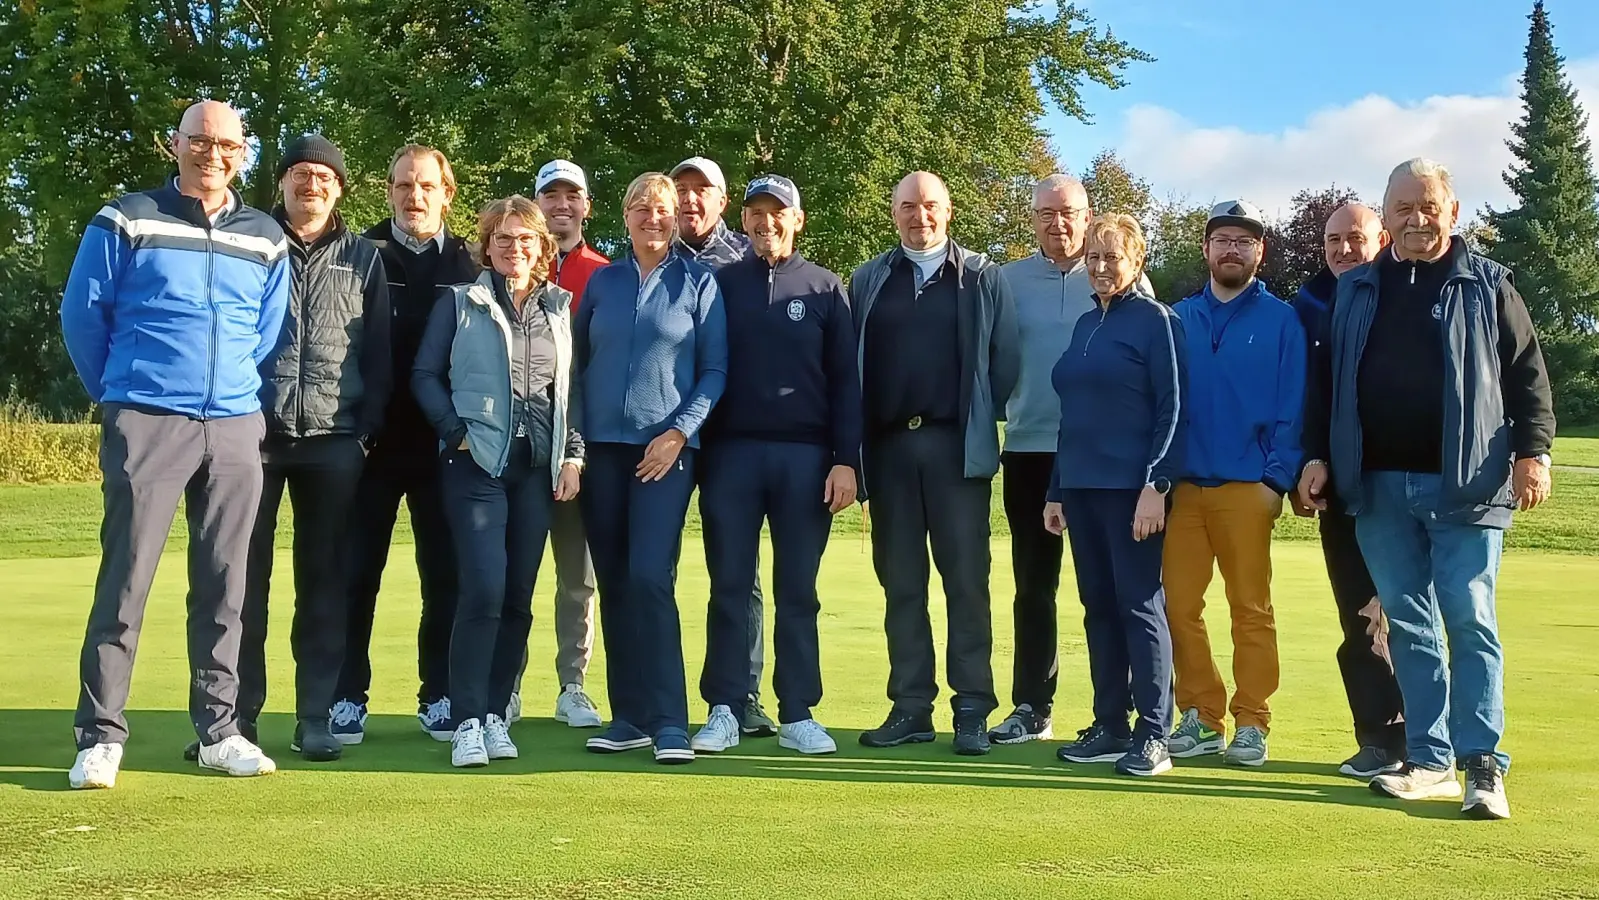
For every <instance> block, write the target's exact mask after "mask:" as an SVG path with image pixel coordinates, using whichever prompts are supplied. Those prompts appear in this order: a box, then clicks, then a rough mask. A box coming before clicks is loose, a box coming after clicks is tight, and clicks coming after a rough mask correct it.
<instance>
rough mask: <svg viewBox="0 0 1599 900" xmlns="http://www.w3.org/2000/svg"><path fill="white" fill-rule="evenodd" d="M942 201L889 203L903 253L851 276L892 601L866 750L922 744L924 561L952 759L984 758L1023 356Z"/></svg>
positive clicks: (921, 196) (994, 292)
mask: <svg viewBox="0 0 1599 900" xmlns="http://www.w3.org/2000/svg"><path fill="white" fill-rule="evenodd" d="M951 214H952V209H951V206H950V200H949V189H948V188H947V187H945V185H944V181H943V179H941V178H939V177H938V176H937V175H934V174H933V173H931V172H912V173H911V174H909V175H907V176H905V177H904V178H903V179H902V180H901V181H900V183H899V185H898V186H897V187H896V188H895V189H894V199H893V215H894V226H895V228H896V229H897V230H898V231H899V240H900V243H899V246H897V247H895V248H893V249H892V250H889V251H888V252H886V253H882V254H880V255H878V256H877V257H875V258H873V259H871V260H869V261H867V262H866V263H865V264H864V265H862V266H861V267H860V268H858V269H856V270H855V274H853V275H852V276H850V290H849V294H850V298H851V300H852V302H853V304H854V306H853V309H854V313H855V330H856V332H857V335H858V337H857V341H858V343H859V351H858V353H857V357H856V358H857V361H858V364H859V366H860V370H861V396H862V406H863V410H864V413H863V415H864V421H865V425H864V433H865V439H864V454H865V457H866V458H865V466H864V470H863V475H862V483H863V486H864V488H865V491H866V492H867V493H868V494H869V496H870V498H871V506H870V510H871V519H872V567H873V568H874V569H876V570H877V580H878V581H879V582H881V583H882V585H883V593H884V595H885V598H886V600H887V612H886V614H885V617H884V618H885V628H886V631H887V632H888V660H889V675H888V696H889V699H890V700H891V701H892V702H893V704H894V705H893V708H892V709H891V710H890V711H889V714H888V716H887V718H886V719H884V721H883V724H882V725H881V726H879V727H877V728H874V729H872V730H871V731H867V732H865V733H863V734H862V735H861V737H860V741H861V743H862V744H863V745H865V746H868V747H893V746H898V745H900V744H907V743H922V742H926V741H931V740H933V739H934V737H935V736H936V734H935V732H934V730H933V701H934V700H935V699H936V698H937V696H938V681H937V679H936V676H935V664H936V658H935V657H934V654H933V629H932V624H931V622H930V621H929V620H928V615H927V602H928V596H927V583H928V577H929V575H930V574H931V573H930V571H929V567H928V560H927V551H928V545H929V542H931V546H932V551H933V561H934V562H935V563H936V564H937V566H938V573H939V575H940V577H941V578H942V579H943V582H944V601H945V604H946V606H947V607H948V610H949V649H948V653H949V660H948V669H949V686H950V688H951V690H953V691H954V694H955V696H954V697H953V698H952V700H951V703H952V705H953V707H954V720H955V723H954V724H955V741H954V748H955V752H956V753H958V754H961V755H963V756H975V755H981V754H984V753H987V752H988V750H989V738H988V714H989V713H991V712H993V711H994V707H995V706H997V705H998V701H996V700H995V698H994V668H993V648H994V623H993V610H992V606H991V604H990V602H989V593H988V575H989V568H990V565H991V563H992V558H991V557H990V555H989V551H988V538H989V525H988V516H989V498H990V496H991V494H992V491H993V483H994V475H995V473H997V472H998V471H999V429H998V428H997V427H996V425H995V423H996V422H998V420H999V419H1001V418H1003V416H1004V414H1005V402H1006V401H1007V400H1008V399H1009V398H1010V396H1011V393H1012V392H1013V391H1014V390H1015V388H1016V378H1017V371H1018V369H1019V368H1020V366H1021V352H1020V349H1019V348H1018V346H1017V344H1018V338H1017V336H1016V304H1015V301H1014V299H1013V298H1012V297H1011V291H1010V285H1009V283H1008V282H1007V281H1006V280H1005V276H1004V275H1002V274H1001V273H1000V269H999V266H998V265H995V264H994V263H993V262H991V261H990V260H989V259H988V257H986V256H983V255H982V254H980V253H972V252H971V251H969V250H967V249H966V248H964V247H961V246H959V245H958V244H956V243H955V242H954V241H953V240H951V239H950V237H949V220H950V216H951Z"/></svg>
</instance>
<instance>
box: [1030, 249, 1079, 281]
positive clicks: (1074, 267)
mask: <svg viewBox="0 0 1599 900" xmlns="http://www.w3.org/2000/svg"><path fill="white" fill-rule="evenodd" d="M1033 258H1034V259H1035V260H1037V261H1038V263H1039V265H1042V266H1043V267H1044V268H1046V269H1049V270H1050V271H1054V272H1059V273H1061V274H1062V275H1075V274H1076V273H1077V271H1078V270H1079V269H1081V268H1083V266H1084V265H1086V263H1084V262H1083V255H1082V254H1081V253H1079V254H1077V258H1076V259H1074V260H1072V264H1071V265H1070V266H1067V267H1066V268H1064V269H1062V268H1061V267H1060V266H1057V265H1055V261H1054V260H1053V259H1050V258H1049V257H1047V256H1045V255H1044V251H1043V250H1041V249H1040V250H1034V251H1033Z"/></svg>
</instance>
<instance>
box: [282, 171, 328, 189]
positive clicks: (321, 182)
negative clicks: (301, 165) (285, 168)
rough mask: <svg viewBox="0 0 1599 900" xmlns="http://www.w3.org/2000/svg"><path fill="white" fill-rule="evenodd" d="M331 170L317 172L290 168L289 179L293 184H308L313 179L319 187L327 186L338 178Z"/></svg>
mask: <svg viewBox="0 0 1599 900" xmlns="http://www.w3.org/2000/svg"><path fill="white" fill-rule="evenodd" d="M338 177H339V176H337V175H335V174H333V173H332V172H318V171H315V170H313V169H290V170H289V180H290V181H293V182H294V183H295V184H310V183H311V182H313V181H315V182H316V183H317V185H318V186H320V187H327V186H328V185H330V184H332V183H333V182H335V181H337V180H338Z"/></svg>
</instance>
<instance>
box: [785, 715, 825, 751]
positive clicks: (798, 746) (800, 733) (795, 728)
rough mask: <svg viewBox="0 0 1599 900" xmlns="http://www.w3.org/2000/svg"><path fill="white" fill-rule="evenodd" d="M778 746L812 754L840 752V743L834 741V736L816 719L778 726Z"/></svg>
mask: <svg viewBox="0 0 1599 900" xmlns="http://www.w3.org/2000/svg"><path fill="white" fill-rule="evenodd" d="M777 746H779V747H784V748H786V749H789V750H798V751H799V752H801V753H811V754H820V753H837V752H838V745H837V744H835V743H833V736H832V735H830V734H828V733H827V729H826V728H823V727H822V723H820V722H818V721H816V720H815V719H806V720H805V721H803V722H789V723H787V724H785V725H780V726H778V729H777Z"/></svg>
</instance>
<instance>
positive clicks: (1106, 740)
mask: <svg viewBox="0 0 1599 900" xmlns="http://www.w3.org/2000/svg"><path fill="white" fill-rule="evenodd" d="M1132 749H1133V741H1132V739H1131V738H1124V737H1117V736H1116V735H1114V734H1111V733H1110V729H1108V728H1106V727H1105V726H1103V725H1090V726H1089V727H1087V728H1084V729H1083V730H1082V731H1079V732H1077V740H1075V741H1072V742H1071V743H1070V744H1067V745H1066V746H1064V747H1062V748H1060V749H1059V750H1056V751H1055V757H1056V758H1057V759H1059V760H1060V761H1061V762H1069V763H1103V762H1116V761H1117V760H1119V759H1121V758H1122V757H1123V756H1126V755H1127V753H1128V752H1129V751H1131V750H1132Z"/></svg>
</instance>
